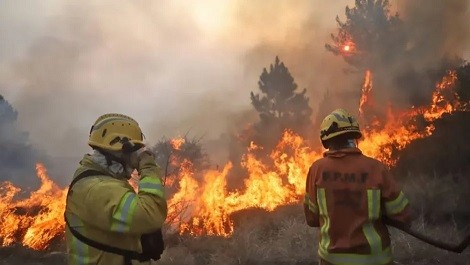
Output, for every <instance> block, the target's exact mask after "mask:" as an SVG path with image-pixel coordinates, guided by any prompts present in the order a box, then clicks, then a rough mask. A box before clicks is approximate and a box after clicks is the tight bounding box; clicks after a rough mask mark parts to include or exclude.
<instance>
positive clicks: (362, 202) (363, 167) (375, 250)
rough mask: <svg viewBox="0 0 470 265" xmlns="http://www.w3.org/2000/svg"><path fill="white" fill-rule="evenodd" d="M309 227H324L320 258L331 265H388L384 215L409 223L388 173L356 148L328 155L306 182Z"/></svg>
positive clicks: (312, 169) (402, 199)
mask: <svg viewBox="0 0 470 265" xmlns="http://www.w3.org/2000/svg"><path fill="white" fill-rule="evenodd" d="M304 205H305V206H304V208H305V214H306V219H307V223H308V224H309V225H310V226H318V227H320V242H319V247H318V254H319V256H320V257H321V258H322V259H324V260H325V261H327V262H329V263H331V264H336V265H340V264H348V265H354V264H358V265H359V264H371V265H376V264H377V265H383V264H389V263H390V262H391V259H392V255H391V251H390V237H389V234H388V230H387V227H386V226H385V225H384V224H383V222H382V220H381V216H382V215H387V216H388V217H389V218H391V219H394V220H397V221H400V222H405V223H406V222H409V219H410V214H409V207H408V200H407V199H406V197H405V195H404V194H403V192H402V191H401V190H400V189H399V188H398V186H397V184H396V183H395V181H394V180H393V178H392V177H391V176H390V175H389V173H388V171H387V169H386V167H385V166H384V165H383V164H382V163H380V162H379V161H377V160H375V159H372V158H369V157H366V156H364V155H362V153H361V151H360V150H359V149H357V148H348V149H342V150H338V151H328V152H326V153H325V155H324V158H322V159H319V160H317V161H315V162H314V163H313V165H312V166H311V167H310V169H309V173H308V176H307V186H306V195H305V199H304Z"/></svg>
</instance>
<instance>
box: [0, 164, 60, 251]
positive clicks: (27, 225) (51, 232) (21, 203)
mask: <svg viewBox="0 0 470 265" xmlns="http://www.w3.org/2000/svg"><path fill="white" fill-rule="evenodd" d="M36 172H37V176H38V178H39V179H40V180H41V186H40V187H39V189H38V190H36V191H33V192H32V193H31V195H30V196H29V197H28V198H25V199H18V200H15V199H14V198H15V196H17V195H19V192H20V191H21V189H20V188H17V187H14V186H13V184H12V183H10V182H4V183H2V184H1V185H0V220H1V221H2V226H1V227H0V238H1V240H2V241H1V245H2V246H9V245H12V244H14V243H16V242H21V243H22V244H23V245H24V246H28V247H30V248H32V249H36V250H44V249H46V248H47V247H48V245H49V244H50V242H51V241H52V240H53V239H54V238H56V237H57V236H59V235H61V234H62V233H63V231H64V221H63V214H64V210H65V203H64V202H65V197H66V195H67V189H60V188H59V187H58V186H57V185H56V184H55V183H54V182H53V181H52V180H51V179H50V178H49V177H48V176H47V172H46V168H45V167H44V165H43V164H40V163H38V164H36Z"/></svg>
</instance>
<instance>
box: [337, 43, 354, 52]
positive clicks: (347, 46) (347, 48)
mask: <svg viewBox="0 0 470 265" xmlns="http://www.w3.org/2000/svg"><path fill="white" fill-rule="evenodd" d="M338 50H339V51H340V52H342V54H343V55H352V54H354V53H355V52H356V45H355V44H354V42H352V41H351V40H349V41H346V42H345V43H344V44H342V45H340V46H339V47H338Z"/></svg>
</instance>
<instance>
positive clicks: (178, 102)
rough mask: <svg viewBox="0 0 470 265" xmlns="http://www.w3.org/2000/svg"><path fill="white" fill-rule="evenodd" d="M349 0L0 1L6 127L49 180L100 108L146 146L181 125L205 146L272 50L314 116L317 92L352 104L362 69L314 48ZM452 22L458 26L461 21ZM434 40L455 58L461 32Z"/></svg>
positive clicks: (253, 85) (246, 103)
mask: <svg viewBox="0 0 470 265" xmlns="http://www.w3.org/2000/svg"><path fill="white" fill-rule="evenodd" d="M416 2H423V1H416ZM428 2H434V1H426V3H428ZM436 2H439V1H437V0H436ZM442 2H446V3H447V1H442ZM449 2H455V3H456V5H457V2H458V1H456V0H453V1H449ZM353 4H354V1H322V0H299V1H289V0H272V1H269V3H268V2H267V1H262V0H254V1H242V0H232V1H229V0H227V1H218V0H207V1H186V0H172V1H169V0H167V1H163V0H158V1H150V0H136V1H122V0H113V1H111V0H103V1H93V2H87V1H60V0H43V1H28V2H26V1H25V2H20V1H13V0H5V1H1V3H0V35H1V42H0V94H2V95H4V96H5V98H6V99H7V100H8V101H9V102H10V103H11V104H12V105H13V106H14V108H15V109H16V110H17V111H18V126H19V127H20V128H21V129H22V130H24V131H26V132H29V139H30V141H31V144H32V145H34V146H35V147H37V148H38V149H39V150H44V152H45V153H46V154H47V155H48V156H50V157H51V161H53V162H51V163H52V164H53V167H55V168H57V170H56V171H54V174H55V175H57V176H56V177H59V178H60V177H64V176H68V175H70V174H71V172H70V171H71V170H72V169H73V167H74V165H75V164H76V163H77V162H78V159H79V158H80V156H81V155H82V154H83V153H85V152H87V151H88V150H89V147H88V146H87V145H86V141H87V137H88V132H89V129H90V126H91V124H92V123H93V122H94V120H95V119H96V118H97V117H98V116H99V115H101V114H103V113H107V112H119V113H124V114H127V115H129V116H132V117H133V118H135V119H136V120H137V121H138V122H139V123H140V124H141V126H142V128H143V131H144V134H145V135H146V139H147V141H148V142H149V143H153V142H155V141H156V140H158V139H160V138H161V137H162V136H164V135H165V136H169V137H171V136H176V135H181V134H185V133H187V132H188V131H190V132H191V133H192V134H193V135H197V136H204V139H205V140H206V141H207V142H208V143H211V142H212V143H213V142H214V141H216V140H217V139H219V135H220V134H221V133H223V132H225V131H226V130H227V128H229V127H230V128H234V127H235V128H236V127H237V125H234V124H233V123H234V122H237V123H243V122H245V120H244V119H240V116H246V117H256V115H244V114H245V113H249V112H250V111H251V110H252V107H251V105H250V99H249V93H250V91H256V89H257V81H258V77H259V75H260V74H261V71H262V69H263V68H264V67H269V64H271V63H273V62H274V58H275V56H276V55H278V56H279V58H280V59H281V60H282V61H283V62H284V63H285V65H286V66H287V67H288V68H289V70H290V71H291V73H292V75H293V77H294V78H295V81H296V83H297V84H298V86H299V89H303V88H307V90H308V95H309V97H310V105H311V107H312V109H313V110H314V114H313V115H312V119H316V115H315V112H316V111H317V109H318V105H319V104H320V102H321V101H322V100H323V98H324V95H325V93H326V91H328V93H329V94H330V95H334V96H335V97H336V98H337V99H338V100H337V101H333V102H335V103H334V104H333V105H332V106H331V109H333V108H336V107H340V106H341V104H345V103H349V104H350V105H349V106H356V105H357V98H355V97H354V95H355V94H354V93H350V91H357V90H358V89H360V83H361V79H362V76H361V75H359V76H358V75H351V74H347V73H346V72H345V71H344V68H346V67H347V65H346V64H345V63H344V62H343V61H342V59H341V58H339V57H336V56H334V55H332V54H331V53H329V52H327V51H326V50H325V48H324V44H325V42H328V41H329V34H330V33H332V32H334V30H335V28H336V23H335V20H334V19H335V16H336V15H339V16H340V17H342V16H343V15H344V8H345V6H346V5H350V6H351V5H353ZM392 5H393V8H394V10H395V9H397V10H398V11H399V12H401V11H402V10H403V9H404V8H409V9H410V10H412V11H410V12H411V13H412V14H417V13H419V12H418V11H416V10H415V11H413V10H414V9H416V8H418V7H419V6H420V5H418V4H416V6H414V5H413V4H405V1H392ZM421 6H422V4H421ZM426 6H427V7H426V8H429V9H432V8H433V7H430V6H433V5H432V4H426ZM439 6H441V8H443V10H442V12H444V13H445V14H447V15H446V16H442V17H441V18H440V19H448V20H452V21H454V19H455V18H454V17H453V16H452V15H451V13H447V10H448V9H447V6H446V5H444V4H442V5H441V4H439ZM461 7H462V6H461ZM463 7H466V8H467V9H466V10H468V5H463ZM420 12H422V13H423V15H422V16H425V15H426V14H428V11H425V10H424V11H423V10H421V11H420ZM429 12H431V11H429ZM467 14H468V13H467ZM407 16H410V14H409V13H406V14H403V18H404V19H405V18H406V17H407ZM462 16H463V15H462ZM462 16H459V17H462ZM429 19H430V20H432V19H431V18H429ZM461 19H462V18H461ZM416 20H417V22H416V24H418V23H420V22H422V21H421V20H419V19H418V18H416ZM423 23H424V22H423ZM449 23H450V22H449ZM458 23H460V24H459V25H460V26H461V27H463V28H465V25H464V24H465V23H467V27H466V28H467V29H468V19H467V20H465V19H462V20H461V21H459V22H458ZM462 23H463V24H462ZM442 25H443V26H442V30H441V33H436V36H432V38H437V37H438V36H443V35H446V34H447V33H448V32H447V31H446V30H445V29H446V28H447V27H448V24H446V23H444V22H443V24H442ZM429 32H430V35H432V34H431V33H435V32H434V31H432V30H429ZM459 32H460V31H459ZM467 35H468V34H467ZM439 47H440V48H439V49H441V47H444V48H442V49H441V51H442V52H445V50H447V49H449V50H450V49H454V50H455V49H457V47H458V49H459V50H457V51H456V54H457V55H460V56H463V55H465V52H467V54H468V47H469V45H468V38H467V39H452V40H451V39H449V40H448V42H447V41H446V42H445V44H442V45H441V46H439ZM426 52H430V51H426ZM345 91H346V92H345ZM351 102H352V103H351ZM243 125H244V124H239V126H240V127H241V126H243ZM312 134H313V135H316V133H314V132H312ZM216 146H218V148H220V145H217V144H216ZM211 148H214V147H210V144H209V147H208V149H209V151H210V150H211ZM219 151H220V150H219ZM219 153H223V152H218V154H219ZM54 161H55V162H54Z"/></svg>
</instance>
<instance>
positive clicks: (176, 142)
mask: <svg viewBox="0 0 470 265" xmlns="http://www.w3.org/2000/svg"><path fill="white" fill-rule="evenodd" d="M184 143H185V139H184V138H182V137H178V138H173V139H171V140H170V144H171V147H173V149H175V150H181V146H182V145H183V144H184Z"/></svg>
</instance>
